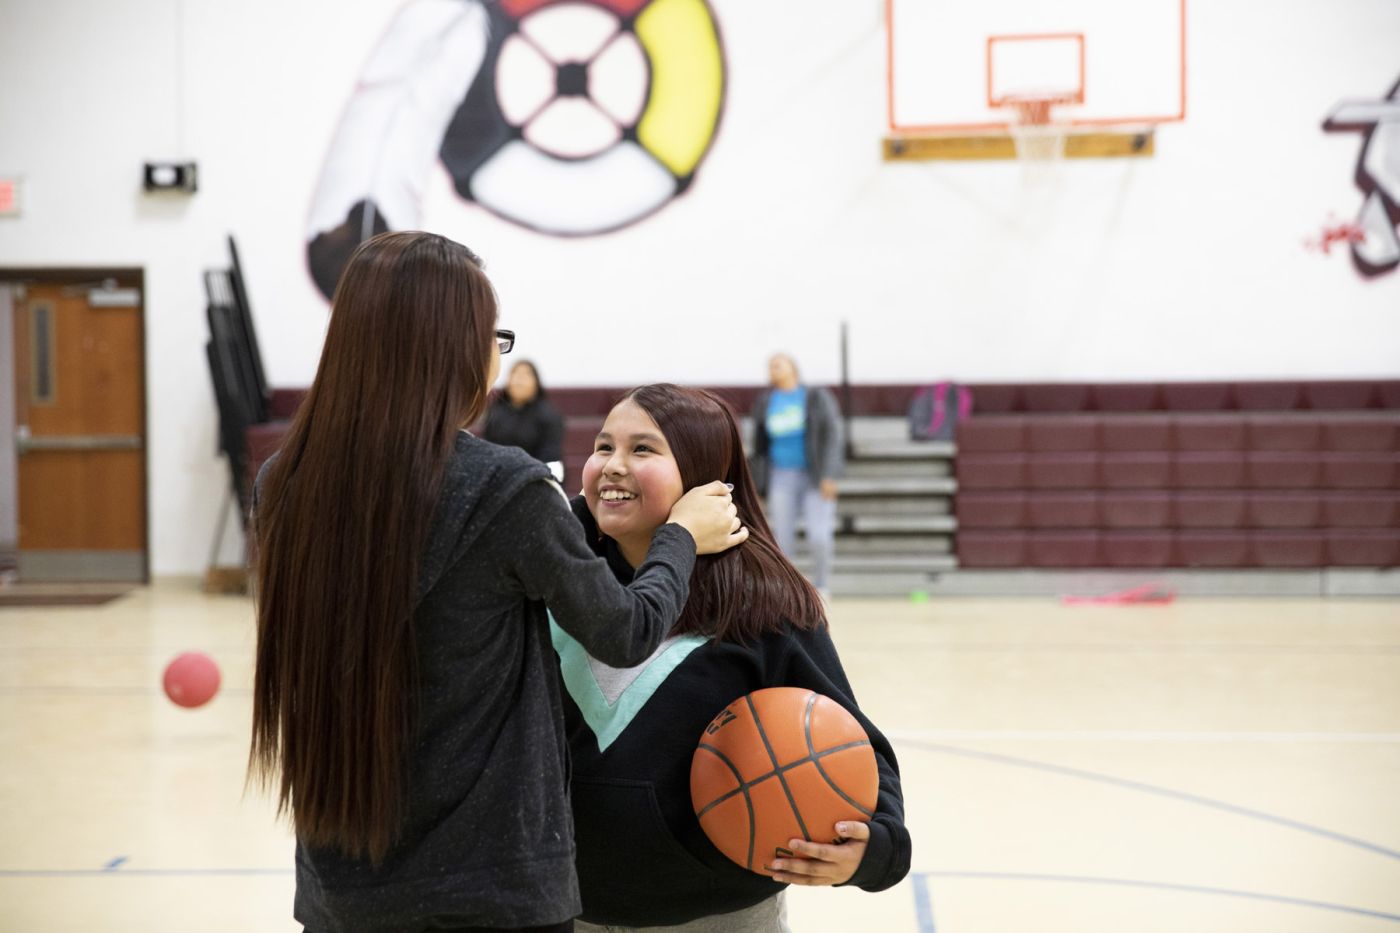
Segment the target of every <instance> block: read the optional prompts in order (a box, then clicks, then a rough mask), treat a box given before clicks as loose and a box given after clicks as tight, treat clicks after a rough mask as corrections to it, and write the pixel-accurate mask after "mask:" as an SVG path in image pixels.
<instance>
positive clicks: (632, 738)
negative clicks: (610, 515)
mask: <svg viewBox="0 0 1400 933" xmlns="http://www.w3.org/2000/svg"><path fill="white" fill-rule="evenodd" d="M573 508H574V514H575V515H576V516H577V517H578V519H579V521H580V522H582V523H583V525H584V527H585V531H586V533H587V537H588V540H589V541H590V542H591V543H592V545H593V548H594V551H595V552H596V553H598V554H600V555H602V556H603V557H606V558H607V561H608V566H609V567H611V568H612V570H613V572H614V573H615V574H616V575H617V578H618V580H619V581H620V582H624V583H625V582H628V581H631V580H632V579H633V577H634V574H633V570H632V568H631V567H630V566H628V564H627V562H626V561H625V560H624V559H623V558H622V555H621V553H620V552H619V551H618V549H617V546H616V544H615V543H614V542H613V541H612V540H611V539H610V538H604V537H601V536H600V535H599V533H598V529H597V525H596V524H595V523H594V522H593V518H592V516H591V515H590V514H589V513H588V508H587V506H586V504H585V503H584V501H583V499H582V497H579V498H576V499H574V500H573ZM552 637H553V640H554V647H555V650H556V651H557V652H558V653H559V664H560V672H561V674H562V679H563V682H564V687H565V690H564V715H565V723H566V729H567V735H568V740H569V752H570V754H571V756H572V759H573V779H572V781H571V784H570V787H571V791H572V796H573V812H574V834H575V839H576V844H577V846H578V877H579V887H580V889H581V890H582V894H583V919H585V920H587V921H589V922H591V923H597V924H607V925H618V926H669V925H673V924H678V923H684V922H687V921H690V920H694V919H696V918H698V917H703V916H709V915H713V914H720V913H728V912H731V911H735V910H741V909H743V908H745V907H751V906H753V905H754V904H757V903H759V902H761V901H763V900H764V899H766V898H769V897H773V896H774V895H776V894H777V893H778V892H779V891H780V890H782V888H783V887H785V885H783V884H780V883H779V882H776V881H774V880H773V879H771V878H769V877H767V876H764V875H759V874H756V873H754V872H750V871H747V870H745V869H743V868H740V867H739V866H738V865H736V864H734V863H733V862H731V861H730V860H729V859H727V858H726V857H725V856H724V855H723V854H722V853H721V852H720V851H719V850H718V849H716V848H715V847H714V845H713V844H712V843H711V842H710V841H709V839H708V838H707V837H706V836H705V833H704V830H702V829H701V828H700V823H699V821H698V820H697V819H696V817H695V811H694V808H693V806H692V805H691V800H690V762H691V758H692V757H693V756H694V754H695V746H696V743H697V742H698V740H699V738H700V735H701V733H703V732H704V729H705V727H706V726H707V725H709V723H710V720H711V719H713V718H714V716H715V714H716V713H718V712H719V711H720V710H721V709H723V708H724V707H725V706H727V705H728V704H729V703H730V702H731V701H733V700H736V699H738V698H739V697H741V696H743V695H745V694H747V693H750V692H752V691H754V690H758V689H761V688H763V687H780V686H787V687H805V688H807V689H809V690H813V691H815V692H817V693H820V694H823V695H825V696H828V697H830V698H831V699H833V700H835V701H836V702H838V703H840V704H841V705H842V706H843V707H845V708H846V709H847V710H849V711H850V712H851V713H852V714H853V715H854V716H855V717H856V719H857V720H859V722H860V724H861V726H862V727H864V729H865V731H866V733H867V734H868V735H869V736H870V742H871V744H872V745H873V746H874V750H875V761H876V763H877V765H878V767H879V771H880V796H879V802H878V804H877V807H876V813H875V818H874V820H872V821H871V824H870V842H869V843H868V845H867V848H866V852H865V857H864V859H863V860H862V861H861V864H860V867H859V868H858V869H857V871H856V874H855V876H854V877H853V878H852V879H851V880H850V882H849V884H853V885H856V886H859V887H861V888H863V889H865V890H867V891H880V890H883V889H885V888H888V887H890V886H891V885H894V884H895V883H897V882H898V881H899V880H900V879H902V878H903V877H904V876H905V875H906V874H908V872H909V855H910V840H909V831H908V830H907V829H906V828H905V826H904V801H903V798H902V796H901V793H900V786H899V766H898V763H897V762H896V761H895V756H894V751H893V750H892V749H891V748H890V743H889V741H888V740H886V738H885V737H884V736H883V735H882V734H881V733H880V731H879V730H878V729H876V728H875V725H874V724H873V723H871V722H870V720H869V719H867V718H866V717H865V715H864V714H863V713H862V712H861V711H860V708H859V707H858V706H857V705H856V701H855V695H854V693H853V692H852V691H851V685H850V682H849V681H848V680H847V679H846V673H845V671H844V670H843V669H842V667H841V659H840V658H839V657H838V656H837V654H836V646H835V645H833V644H832V642H831V636H830V635H829V634H828V633H827V631H826V629H825V627H823V628H821V629H818V630H816V631H804V630H799V629H795V628H791V627H785V628H784V629H783V630H782V631H778V632H771V633H769V634H766V635H764V636H763V637H762V638H759V639H757V640H756V641H754V642H752V643H750V644H747V645H741V644H734V643H730V642H718V641H714V640H712V639H708V638H704V637H701V636H694V635H690V636H679V637H671V638H668V639H667V640H666V641H665V642H663V643H662V645H661V647H660V648H659V649H658V650H657V651H656V652H654V653H653V654H652V656H651V657H650V658H649V659H648V660H647V661H646V662H644V663H643V664H642V665H640V666H637V667H631V668H625V669H617V668H609V667H606V666H604V665H602V662H600V661H598V660H597V659H594V658H590V657H589V655H588V652H587V650H586V649H585V648H584V647H583V645H581V644H580V642H579V641H578V639H576V638H575V637H573V636H572V635H570V634H569V633H568V632H566V631H564V630H563V629H561V628H560V627H559V626H557V625H555V626H553V628H552Z"/></svg>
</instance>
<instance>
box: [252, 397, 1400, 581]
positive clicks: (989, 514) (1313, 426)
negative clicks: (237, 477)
mask: <svg viewBox="0 0 1400 933" xmlns="http://www.w3.org/2000/svg"><path fill="white" fill-rule="evenodd" d="M711 388H712V389H713V390H714V391H715V392H717V393H718V394H720V395H721V396H722V397H724V398H725V399H726V400H727V401H729V403H730V404H731V405H733V406H734V408H735V409H736V410H737V411H738V412H739V413H740V414H745V413H747V412H748V410H749V408H750V407H751V406H752V404H753V401H754V398H755V397H756V396H757V394H758V393H759V392H760V391H761V390H762V387H761V386H759V385H747V386H715V387H711ZM971 388H972V391H973V395H974V400H975V408H974V415H973V416H972V417H971V418H969V419H967V420H965V421H963V422H962V423H961V424H959V426H958V434H957V444H958V454H957V473H958V493H957V496H956V501H955V507H956V512H957V517H958V535H957V554H958V561H959V564H960V566H962V567H967V568H980V567H999V568H1015V567H1090V566H1104V567H1123V568H1132V567H1143V568H1149V567H1219V568H1229V567H1283V568H1288V567H1318V566H1348V567H1391V566H1400V380H1385V381H1382V380H1350V381H1336V380H1334V381H1315V382H1290V381H1282V380H1275V381H1268V382H1192V383H1104V384H1089V383H1074V384H1054V383H1050V384H1044V383H1042V384H1010V383H997V384H982V385H973V386H972V387H971ZM918 389H919V386H917V385H913V384H902V385H860V386H852V387H850V389H849V390H848V391H847V392H844V393H842V396H841V397H842V401H843V405H844V407H845V408H846V409H847V411H848V412H849V413H850V414H852V415H855V416H872V415H873V416H902V415H903V414H904V413H905V412H906V411H907V409H908V406H909V402H910V400H911V399H912V397H913V395H914V393H915V392H916V391H917V390H918ZM624 391H625V387H621V386H617V387H580V388H557V387H554V388H551V389H550V400H551V402H553V404H554V405H555V406H556V407H557V408H558V409H559V410H560V412H561V413H563V414H564V416H565V420H566V432H565V444H564V447H565V451H564V463H565V468H566V474H567V478H566V485H567V486H568V487H569V488H577V485H578V482H579V475H580V471H581V468H582V465H583V462H584V460H586V459H587V457H588V454H589V452H590V451H591V449H592V443H593V437H594V435H595V434H596V433H597V431H598V428H599V427H600V426H601V425H602V422H603V418H604V417H605V416H606V414H607V412H608V410H609V409H610V408H611V407H612V405H613V404H614V403H615V402H616V401H617V399H618V398H619V397H620V396H621V395H622V393H623V392H624ZM303 395H304V391H300V390H278V391H275V392H274V393H273V399H272V412H273V417H274V418H275V419H287V418H290V417H291V416H292V414H293V413H294V412H295V410H296V407H297V405H298V404H300V401H301V398H302V397H303ZM283 431H285V423H284V422H283V421H275V422H273V423H270V424H267V425H259V426H257V427H255V428H252V429H250V431H249V434H248V444H249V458H248V459H249V469H250V471H252V472H256V470H257V468H258V466H260V465H261V463H262V461H263V460H264V459H265V458H266V456H267V455H268V454H270V453H271V451H273V450H275V449H276V447H277V446H278V444H279V443H280V441H281V436H282V432H283Z"/></svg>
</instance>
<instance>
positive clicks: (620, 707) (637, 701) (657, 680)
mask: <svg viewBox="0 0 1400 933" xmlns="http://www.w3.org/2000/svg"><path fill="white" fill-rule="evenodd" d="M549 636H550V640H551V641H552V642H553V643H554V650H555V652H557V653H558V655H559V669H560V670H561V671H562V672H563V675H564V687H565V689H567V690H568V691H569V696H571V697H573V698H574V702H575V703H577V704H578V708H579V711H580V712H582V713H583V719H584V722H586V723H588V728H590V729H592V730H593V734H594V735H595V736H597V738H598V751H600V752H602V751H607V748H608V746H609V745H611V744H612V743H613V742H614V741H616V739H617V737H618V736H619V735H621V734H622V733H623V731H624V730H625V729H626V728H627V727H628V726H629V725H631V724H632V720H633V719H635V718H636V717H637V713H639V712H641V709H642V707H643V706H646V704H647V700H650V699H651V697H652V694H654V693H656V691H657V690H658V689H659V688H660V687H661V685H662V684H663V683H665V682H666V678H667V677H670V676H671V672H672V671H674V670H675V669H676V668H677V667H679V666H680V664H681V662H682V661H684V660H685V659H686V658H687V657H689V656H690V653H691V652H692V651H694V650H695V649H696V648H699V647H700V646H701V645H703V644H705V643H706V642H707V641H709V639H708V638H703V637H701V636H699V635H682V636H680V637H678V638H674V639H671V640H670V642H669V644H667V645H666V648H665V649H664V650H663V651H662V652H661V653H660V654H658V655H656V656H654V657H653V658H652V659H651V660H650V661H648V662H646V668H645V669H644V670H643V671H642V672H641V673H640V674H639V675H638V676H637V678H636V679H635V680H633V681H632V682H631V683H630V684H628V685H627V688H626V689H625V690H623V691H622V694H621V695H620V696H619V697H618V698H617V699H616V700H615V701H614V702H612V703H609V702H608V698H607V697H606V696H604V695H603V691H602V689H601V688H600V687H599V686H598V681H597V680H596V679H595V678H594V676H593V670H592V668H591V667H590V666H589V663H588V662H589V658H588V652H587V651H586V650H584V647H583V645H581V644H579V643H578V642H577V641H575V640H574V637H573V636H572V635H570V634H569V633H568V632H566V631H564V630H563V629H562V628H560V627H559V623H557V622H555V621H554V617H553V616H552V615H551V616H550V617H549Z"/></svg>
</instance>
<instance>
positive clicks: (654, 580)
mask: <svg viewBox="0 0 1400 933" xmlns="http://www.w3.org/2000/svg"><path fill="white" fill-rule="evenodd" d="M583 534H584V533H583V530H582V529H581V528H580V527H579V523H578V522H577V521H576V520H575V519H574V517H573V515H572V514H571V513H570V511H569V505H568V503H567V502H566V501H565V499H564V497H563V495H562V494H561V493H560V490H559V488H558V486H556V485H555V484H554V482H553V481H552V480H551V479H550V478H549V473H548V471H547V470H546V468H545V466H544V465H543V464H541V463H539V462H538V461H536V460H533V459H531V458H530V457H529V455H527V454H526V453H525V452H524V451H522V450H518V449H515V448H505V447H498V446H496V445H494V444H490V443H487V442H486V441H483V440H480V439H478V438H475V437H473V436H471V435H470V434H467V433H466V432H462V433H461V434H460V435H459V437H458V440H457V444H456V450H455V452H454V454H453V457H452V461H451V464H450V465H449V467H448V469H447V474H446V477H445V478H444V481H443V488H442V495H441V499H440V501H439V504H438V506H437V510H436V513H435V515H434V519H433V523H432V528H431V531H430V533H429V539H428V545H427V548H426V550H425V551H424V554H423V558H422V569H421V572H420V579H419V586H418V589H419V597H420V601H419V603H418V606H417V609H416V610H415V613H414V624H415V626H416V631H415V636H416V638H417V644H418V651H419V673H420V682H421V697H420V704H419V710H420V714H419V725H418V733H417V735H416V736H415V741H414V743H413V744H412V746H411V749H412V750H411V752H410V760H409V763H408V765H409V776H408V808H407V819H406V821H405V824H404V830H403V834H402V837H401V841H400V842H399V844H398V845H397V846H396V847H395V848H394V849H393V850H392V851H391V852H390V854H389V857H388V858H387V859H386V860H385V862H384V863H383V864H382V865H381V866H379V867H378V868H373V867H371V866H370V865H369V863H368V862H365V861H361V860H358V859H352V858H347V857H346V856H344V855H343V854H341V853H339V852H336V851H331V850H325V849H316V848H312V847H309V846H305V845H300V844H299V845H298V846H297V853H296V880H297V892H296V906H295V911H294V913H295V916H296V919H297V920H299V921H301V923H303V924H304V925H305V926H306V928H307V929H308V930H310V931H314V933H321V931H353V933H370V931H374V933H379V931H390V930H393V931H396V933H397V931H411V930H422V929H441V928H442V927H444V926H448V925H460V926H470V925H475V926H491V927H520V926H541V925H545V924H551V923H559V922H562V921H564V920H567V919H569V918H570V917H574V916H576V915H577V914H578V913H579V911H580V903H579V892H578V881H577V878H576V875H575V872H574V836H573V822H572V819H571V816H570V806H569V800H568V790H567V788H568V783H569V782H568V751H567V748H566V745H565V740H564V732H563V713H562V706H561V701H560V696H559V685H558V672H557V667H556V662H555V658H554V651H553V649H552V647H551V645H550V635H549V625H548V621H547V618H546V615H545V607H546V605H548V607H549V608H550V610H552V611H553V614H554V618H555V620H556V621H557V622H558V623H559V625H560V626H561V627H563V628H564V629H565V630H566V631H568V632H569V633H570V634H571V635H573V637H574V638H576V639H578V640H579V641H580V642H581V643H583V644H584V645H585V646H586V647H587V648H588V651H589V653H591V654H592V655H593V656H594V657H596V658H598V659H600V660H602V661H604V662H606V663H608V664H612V665H616V666H619V667H626V666H630V665H633V664H637V663H639V662H641V661H642V660H644V659H645V658H646V657H647V656H648V655H650V654H651V652H652V651H653V650H654V649H655V648H656V646H657V645H658V644H659V643H660V642H661V639H662V638H663V637H664V636H665V634H666V632H667V631H668V630H669V629H670V628H671V626H672V625H673V624H674V623H675V621H676V619H677V618H678V617H679V616H680V612H681V609H682V607H683V606H684V605H685V600H686V596H687V593H688V588H689V581H690V573H691V569H692V568H693V567H694V564H695V542H694V539H692V538H691V536H690V535H689V533H688V532H686V531H685V529H683V528H681V527H680V526H678V525H663V526H662V527H661V528H659V529H657V531H656V534H655V535H654V537H653V538H652V544H651V550H650V551H649V552H648V554H647V560H646V562H645V563H644V564H643V565H642V566H641V568H639V570H638V572H637V576H636V579H635V580H634V582H633V583H632V584H631V586H627V587H624V586H623V585H621V584H620V583H618V581H617V580H616V578H615V577H614V576H613V574H612V571H611V570H609V569H608V566H607V563H606V562H605V561H604V560H603V559H602V558H600V557H598V556H596V555H595V554H594V553H593V551H592V550H591V549H590V548H589V546H588V544H587V543H586V542H585V541H584V536H583ZM384 546H385V547H392V546H393V544H392V542H385V543H384Z"/></svg>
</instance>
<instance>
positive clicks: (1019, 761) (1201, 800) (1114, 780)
mask: <svg viewBox="0 0 1400 933" xmlns="http://www.w3.org/2000/svg"><path fill="white" fill-rule="evenodd" d="M899 744H900V745H903V746H906V747H910V748H916V749H920V750H922V751H929V752H934V753H937V754H942V755H954V756H957V757H961V758H975V759H978V760H981V761H990V762H993V763H995V764H1003V765H1011V766H1013V767H1017V768H1028V769H1030V770H1034V771H1045V772H1047V773H1050V774H1058V775H1061V776H1063V777H1072V778H1078V779H1080V780H1084V781H1093V782H1095V783H1098V784H1108V785H1110V786H1113V787H1122V788H1125V789H1127V790H1134V791H1138V792H1140V793H1145V794H1153V795H1155V796H1158V797H1166V798H1168V799H1171V800H1180V801H1183V802H1185V803H1191V804H1195V805H1197V806H1201V807H1208V808H1210V809H1213V810H1220V811H1223V812H1225V813H1232V814H1234V815H1236V816H1244V817H1248V818H1250V819H1255V820H1262V821H1264V822H1266V823H1273V824H1275V825H1277V826H1284V827H1287V828H1289V829H1294V830H1297V831H1299V832H1303V833H1308V834H1310V835H1313V836H1321V837H1322V838H1324V839H1331V840H1332V841H1334V842H1340V843H1342V844H1344V845H1349V846H1354V847H1355V848H1358V849H1365V850H1366V851H1368V852H1374V853H1376V854H1377V855H1383V856H1385V857H1386V858H1392V859H1396V860H1400V851H1396V850H1395V849H1391V848H1389V847H1387V846H1383V845H1380V844H1379V843H1375V842H1370V841H1368V840H1366V839H1360V838H1358V837H1356V836H1348V835H1346V834H1345V833H1339V832H1335V831H1334V830H1330V829H1325V828H1324V827H1321V826H1314V825H1312V824H1310V823H1304V822H1301V821H1299V820H1295V819H1291V818H1289V817H1286V816H1279V815H1278V814H1275V813H1267V812H1265V811H1263V810H1254V809H1251V808H1249V807H1242V806H1239V805H1238V804H1233V803H1229V802H1227V801H1224V800H1215V799H1214V798H1211V797H1202V796H1200V795H1199V794H1192V793H1188V792H1186V791H1180V790H1174V789H1172V788H1170V787H1159V786H1158V785H1155V784H1146V783H1143V782H1142V781H1134V780H1130V779H1128V778H1120V777H1115V776H1113V775H1111V774H1101V773H1099V772H1097V771H1086V770H1084V769H1082V768H1069V767H1065V766H1064V765H1056V764H1051V763H1049V762H1046V761H1036V760H1034V759H1031V758H1018V757H1016V756H1014V755H999V754H996V753H995V752H980V751H975V750H973V749H970V748H957V747H955V746H951V745H938V744H935V743H932V742H917V741H904V742H900V743H899Z"/></svg>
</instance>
